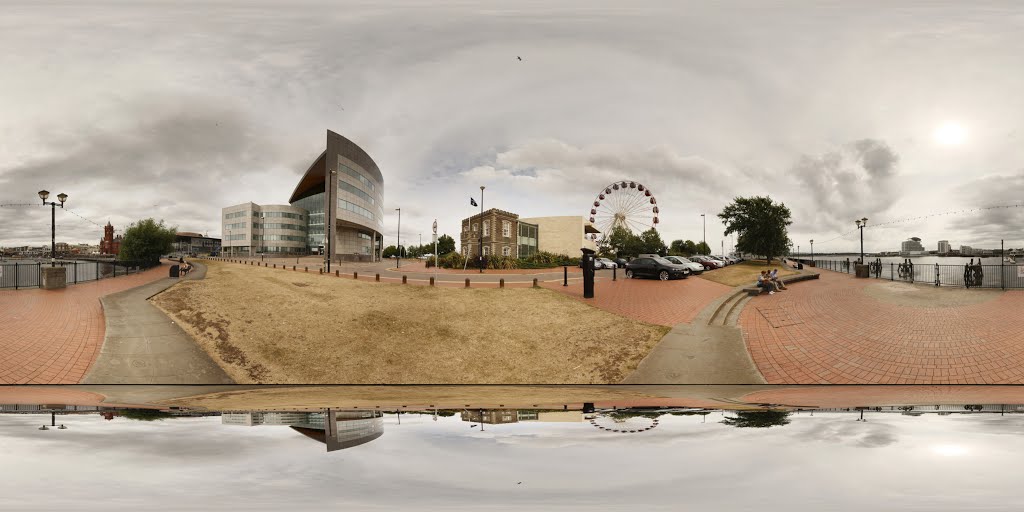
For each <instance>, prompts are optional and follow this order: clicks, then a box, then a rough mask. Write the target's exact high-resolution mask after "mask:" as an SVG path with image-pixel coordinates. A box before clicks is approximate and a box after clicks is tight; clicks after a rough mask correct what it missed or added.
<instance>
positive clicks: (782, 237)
mask: <svg viewBox="0 0 1024 512" xmlns="http://www.w3.org/2000/svg"><path fill="white" fill-rule="evenodd" d="M718 218H720V219H722V222H724V223H725V235H730V234H732V233H736V234H737V236H738V238H737V239H736V247H737V248H738V249H739V250H740V251H741V252H745V253H749V254H759V255H762V256H764V257H765V260H767V263H768V264H769V265H770V264H771V262H772V258H774V257H775V256H778V255H781V254H785V252H786V245H787V244H788V243H789V234H788V233H787V231H786V226H789V225H790V224H792V223H793V221H792V220H791V214H790V211H789V208H787V207H786V205H785V204H784V203H778V204H775V202H773V201H772V199H771V198H770V197H767V196H766V197H761V196H755V197H737V198H736V199H734V200H733V202H732V204H730V205H728V206H726V207H725V209H723V210H722V213H719V214H718Z"/></svg>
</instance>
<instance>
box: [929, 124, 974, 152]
mask: <svg viewBox="0 0 1024 512" xmlns="http://www.w3.org/2000/svg"><path fill="white" fill-rule="evenodd" d="M933 136H934V137H935V142H937V143H939V144H941V145H943V146H959V145H960V144H963V143H964V141H965V140H967V130H965V129H964V127H963V126H962V125H961V124H960V123H956V122H953V121H946V122H945V123H942V124H941V125H939V126H938V127H937V128H935V132H934V134H933Z"/></svg>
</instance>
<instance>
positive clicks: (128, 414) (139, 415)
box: [118, 409, 172, 421]
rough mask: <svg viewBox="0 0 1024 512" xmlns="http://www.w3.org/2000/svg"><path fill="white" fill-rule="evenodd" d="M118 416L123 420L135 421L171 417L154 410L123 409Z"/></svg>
mask: <svg viewBox="0 0 1024 512" xmlns="http://www.w3.org/2000/svg"><path fill="white" fill-rule="evenodd" d="M118 414H119V415H120V416H121V417H123V418H128V419H130V420H137V421H156V420H163V419H165V418H171V417H172V416H171V415H170V414H168V413H166V412H162V411H158V410H156V409H125V410H123V411H119V413H118Z"/></svg>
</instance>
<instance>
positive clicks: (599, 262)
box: [594, 258, 619, 268]
mask: <svg viewBox="0 0 1024 512" xmlns="http://www.w3.org/2000/svg"><path fill="white" fill-rule="evenodd" d="M594 268H619V264H618V263H615V262H614V261H612V260H610V259H608V258H594Z"/></svg>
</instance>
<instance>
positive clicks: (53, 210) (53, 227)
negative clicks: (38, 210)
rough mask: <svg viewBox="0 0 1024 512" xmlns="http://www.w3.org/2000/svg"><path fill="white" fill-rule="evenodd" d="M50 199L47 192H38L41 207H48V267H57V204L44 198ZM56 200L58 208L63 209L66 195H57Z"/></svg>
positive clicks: (66, 198)
mask: <svg viewBox="0 0 1024 512" xmlns="http://www.w3.org/2000/svg"><path fill="white" fill-rule="evenodd" d="M48 197H50V192H49V191H47V190H40V191H39V199H42V200H43V206H46V205H50V266H51V267H56V266H57V203H56V202H54V201H50V202H46V198H48ZM57 199H58V200H59V201H60V207H61V208H64V201H67V200H68V195H67V194H65V193H63V192H62V193H60V194H57Z"/></svg>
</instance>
